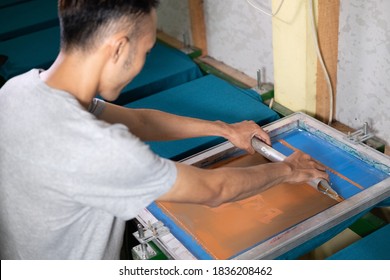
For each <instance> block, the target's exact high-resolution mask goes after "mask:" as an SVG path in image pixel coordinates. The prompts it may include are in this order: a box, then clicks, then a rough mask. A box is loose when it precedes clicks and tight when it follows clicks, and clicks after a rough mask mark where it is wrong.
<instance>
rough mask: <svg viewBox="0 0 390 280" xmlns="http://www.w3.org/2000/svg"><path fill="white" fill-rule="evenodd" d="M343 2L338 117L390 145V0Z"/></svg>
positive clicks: (344, 0) (337, 103)
mask: <svg viewBox="0 0 390 280" xmlns="http://www.w3.org/2000/svg"><path fill="white" fill-rule="evenodd" d="M340 2H341V3H340V4H341V7H340V8H341V17H340V29H339V30H340V37H339V67H338V84H337V92H338V93H337V100H336V105H337V108H336V119H338V120H340V121H341V122H343V123H344V124H347V125H349V126H351V127H354V128H359V127H360V126H361V125H362V124H363V123H364V122H366V121H367V122H368V123H369V124H370V125H371V126H372V127H373V128H374V130H375V134H376V135H377V136H378V137H380V138H381V139H382V140H385V141H387V144H388V145H390V17H389V16H388V15H389V14H390V1H387V0H375V1H374V0H371V1H365V0H353V1H352V0H347V1H346V0H343V1H340Z"/></svg>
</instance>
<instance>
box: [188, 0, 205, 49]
mask: <svg viewBox="0 0 390 280" xmlns="http://www.w3.org/2000/svg"><path fill="white" fill-rule="evenodd" d="M188 6H189V10H190V20H191V33H192V44H193V45H194V46H195V47H197V48H199V49H201V50H202V56H205V55H207V39H206V24H205V20H204V12H203V0H188Z"/></svg>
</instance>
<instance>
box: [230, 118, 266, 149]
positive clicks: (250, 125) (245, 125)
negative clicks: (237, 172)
mask: <svg viewBox="0 0 390 280" xmlns="http://www.w3.org/2000/svg"><path fill="white" fill-rule="evenodd" d="M253 137H257V138H259V139H260V140H262V141H263V142H265V143H267V144H268V145H271V140H270V137H269V135H268V133H267V132H265V131H264V130H263V129H262V128H261V127H260V126H259V125H258V124H256V123H255V122H254V121H242V122H239V123H234V124H230V125H229V134H228V135H227V137H226V138H227V139H228V140H229V141H230V142H231V143H232V144H233V145H234V146H236V147H238V148H240V149H243V150H246V151H247V152H248V153H250V154H254V153H255V150H254V149H253V147H252V144H251V140H252V138H253Z"/></svg>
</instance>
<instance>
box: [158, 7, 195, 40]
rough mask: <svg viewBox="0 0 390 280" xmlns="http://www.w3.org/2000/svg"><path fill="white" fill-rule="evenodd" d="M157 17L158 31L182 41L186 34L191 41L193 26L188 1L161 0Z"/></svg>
mask: <svg viewBox="0 0 390 280" xmlns="http://www.w3.org/2000/svg"><path fill="white" fill-rule="evenodd" d="M157 17H158V22H157V28H158V29H160V30H162V31H164V32H165V33H167V34H169V35H170V36H172V37H174V38H176V39H178V40H180V41H183V36H184V35H185V34H186V36H187V37H188V40H189V41H190V38H191V27H190V26H191V25H190V16H189V11H188V2H187V1H186V0H184V1H183V0H161V1H160V5H159V8H158V10H157ZM188 43H190V42H188Z"/></svg>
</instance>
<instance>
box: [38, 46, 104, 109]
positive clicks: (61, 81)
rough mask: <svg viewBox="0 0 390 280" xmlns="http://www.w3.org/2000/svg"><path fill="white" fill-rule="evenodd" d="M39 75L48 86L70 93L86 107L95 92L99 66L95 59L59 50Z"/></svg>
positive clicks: (97, 83)
mask: <svg viewBox="0 0 390 280" xmlns="http://www.w3.org/2000/svg"><path fill="white" fill-rule="evenodd" d="M40 77H41V79H42V80H43V81H44V82H45V83H46V84H47V85H48V86H50V87H52V88H55V89H59V90H63V91H66V92H68V93H70V94H71V95H73V96H74V97H75V98H76V99H77V100H78V101H79V102H80V104H81V105H82V106H84V107H85V108H88V106H89V104H90V103H91V101H92V99H93V98H94V97H95V95H96V94H97V89H98V85H99V78H100V68H99V63H96V60H93V59H85V57H82V56H80V55H77V54H75V55H67V54H64V53H62V52H61V53H60V54H59V55H58V57H57V59H56V60H55V62H54V63H53V64H52V65H51V67H50V68H49V69H48V70H47V71H44V72H42V73H41V74H40Z"/></svg>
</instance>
